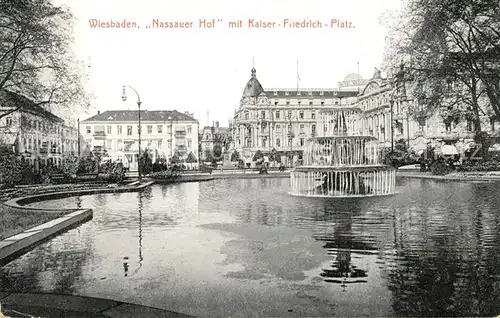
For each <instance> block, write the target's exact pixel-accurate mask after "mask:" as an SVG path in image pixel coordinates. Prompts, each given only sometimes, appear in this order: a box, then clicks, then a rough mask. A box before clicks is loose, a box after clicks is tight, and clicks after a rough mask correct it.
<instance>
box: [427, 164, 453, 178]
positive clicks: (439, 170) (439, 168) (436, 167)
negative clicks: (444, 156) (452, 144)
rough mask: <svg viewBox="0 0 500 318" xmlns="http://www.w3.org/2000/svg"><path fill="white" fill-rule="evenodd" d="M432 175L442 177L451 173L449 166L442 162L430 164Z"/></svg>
mask: <svg viewBox="0 0 500 318" xmlns="http://www.w3.org/2000/svg"><path fill="white" fill-rule="evenodd" d="M431 172H432V174H435V175H439V176H444V175H446V174H448V173H450V172H451V168H450V166H449V165H448V164H447V163H446V162H445V161H444V160H436V161H434V162H433V163H432V164H431Z"/></svg>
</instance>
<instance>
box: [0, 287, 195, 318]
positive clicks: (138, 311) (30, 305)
mask: <svg viewBox="0 0 500 318" xmlns="http://www.w3.org/2000/svg"><path fill="white" fill-rule="evenodd" d="M0 304H1V305H2V314H4V315H5V316H6V317H31V316H33V317H47V318H49V317H50V318H56V317H75V318H76V317H82V318H83V317H121V318H127V317H134V318H139V317H140V318H150V317H151V318H166V317H190V316H186V315H183V314H180V313H176V312H172V311H168V310H163V309H159V308H153V307H146V306H140V305H135V304H129V303H123V302H119V301H114V300H108V299H101V298H92V297H82V296H70V295H58V294H41V293H30V294H20V293H7V292H0ZM0 317H1V314H0Z"/></svg>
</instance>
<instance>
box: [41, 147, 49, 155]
mask: <svg viewBox="0 0 500 318" xmlns="http://www.w3.org/2000/svg"><path fill="white" fill-rule="evenodd" d="M40 153H43V154H46V153H48V149H47V148H40Z"/></svg>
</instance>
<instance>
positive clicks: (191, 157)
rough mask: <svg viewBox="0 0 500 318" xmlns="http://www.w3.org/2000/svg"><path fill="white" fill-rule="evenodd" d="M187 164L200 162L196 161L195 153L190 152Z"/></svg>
mask: <svg viewBox="0 0 500 318" xmlns="http://www.w3.org/2000/svg"><path fill="white" fill-rule="evenodd" d="M186 162H187V163H196V162H198V160H197V159H196V156H195V155H194V154H193V152H190V153H189V154H188V156H187V159H186Z"/></svg>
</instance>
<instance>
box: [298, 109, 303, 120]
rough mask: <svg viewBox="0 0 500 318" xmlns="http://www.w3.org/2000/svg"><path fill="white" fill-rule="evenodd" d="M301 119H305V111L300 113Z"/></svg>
mask: <svg viewBox="0 0 500 318" xmlns="http://www.w3.org/2000/svg"><path fill="white" fill-rule="evenodd" d="M299 117H300V119H304V111H302V110H301V111H300V112H299Z"/></svg>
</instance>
